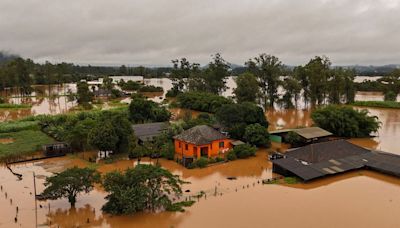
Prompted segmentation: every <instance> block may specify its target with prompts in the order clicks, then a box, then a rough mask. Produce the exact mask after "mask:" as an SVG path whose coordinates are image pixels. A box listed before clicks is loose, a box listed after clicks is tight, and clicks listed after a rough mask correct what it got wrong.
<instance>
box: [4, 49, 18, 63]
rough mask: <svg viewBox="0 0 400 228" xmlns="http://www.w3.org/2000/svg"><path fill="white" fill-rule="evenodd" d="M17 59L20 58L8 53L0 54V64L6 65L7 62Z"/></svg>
mask: <svg viewBox="0 0 400 228" xmlns="http://www.w3.org/2000/svg"><path fill="white" fill-rule="evenodd" d="M15 58H18V56H17V55H12V54H8V53H5V52H0V63H4V62H7V61H9V60H12V59H15Z"/></svg>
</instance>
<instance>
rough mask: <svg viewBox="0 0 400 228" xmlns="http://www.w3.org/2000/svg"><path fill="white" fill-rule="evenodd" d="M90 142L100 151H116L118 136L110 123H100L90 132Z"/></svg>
mask: <svg viewBox="0 0 400 228" xmlns="http://www.w3.org/2000/svg"><path fill="white" fill-rule="evenodd" d="M88 142H89V144H90V145H91V146H93V147H95V148H97V149H98V150H100V151H116V150H117V143H118V135H117V133H116V131H115V128H114V127H113V125H112V124H111V123H110V122H104V123H98V124H97V125H96V126H95V127H94V128H93V129H92V130H91V131H90V132H89V135H88Z"/></svg>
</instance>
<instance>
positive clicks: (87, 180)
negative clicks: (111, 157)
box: [41, 167, 100, 207]
mask: <svg viewBox="0 0 400 228" xmlns="http://www.w3.org/2000/svg"><path fill="white" fill-rule="evenodd" d="M99 182H100V174H99V173H98V172H97V171H96V170H93V169H89V168H78V167H73V168H69V169H67V170H65V171H63V172H61V173H57V174H55V175H53V176H51V177H47V178H46V182H45V183H44V185H45V186H46V188H45V189H44V191H43V193H42V194H41V196H43V197H44V198H46V199H52V200H54V199H59V198H64V197H66V198H68V202H69V203H70V204H71V207H74V206H75V203H76V197H77V195H78V194H79V193H81V192H84V193H89V192H90V191H91V190H92V189H93V185H94V184H95V183H99Z"/></svg>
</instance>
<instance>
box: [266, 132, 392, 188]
mask: <svg viewBox="0 0 400 228" xmlns="http://www.w3.org/2000/svg"><path fill="white" fill-rule="evenodd" d="M272 163H273V172H275V173H278V174H281V175H283V176H296V177H298V178H300V179H302V180H303V181H310V180H314V179H317V178H321V177H325V176H329V175H335V174H339V173H343V172H347V171H351V170H357V169H370V170H375V171H378V172H381V173H386V174H390V175H394V176H398V177H400V156H399V155H395V154H390V153H385V152H378V151H371V150H368V149H365V148H363V147H360V146H357V145H354V144H352V143H350V142H348V141H346V140H335V141H328V142H322V143H316V144H310V145H307V146H304V147H301V148H298V149H294V150H292V151H288V152H286V153H285V154H284V156H283V158H280V159H275V160H272Z"/></svg>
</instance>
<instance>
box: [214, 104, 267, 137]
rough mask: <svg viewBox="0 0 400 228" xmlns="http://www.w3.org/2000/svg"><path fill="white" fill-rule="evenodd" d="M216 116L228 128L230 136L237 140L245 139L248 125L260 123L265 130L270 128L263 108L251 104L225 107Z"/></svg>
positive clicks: (227, 105)
mask: <svg viewBox="0 0 400 228" xmlns="http://www.w3.org/2000/svg"><path fill="white" fill-rule="evenodd" d="M215 116H216V118H217V120H218V121H219V122H220V123H221V124H222V125H223V126H225V127H227V128H228V131H229V135H230V136H231V137H232V138H236V139H243V136H244V134H245V131H246V126H247V125H250V124H256V123H258V124H260V125H261V126H263V127H265V128H267V127H268V122H267V119H266V117H265V114H264V111H263V110H262V108H260V107H258V106H257V105H255V104H253V103H249V102H244V103H240V104H226V105H223V106H222V107H221V108H220V109H218V111H217V113H216V114H215Z"/></svg>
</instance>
